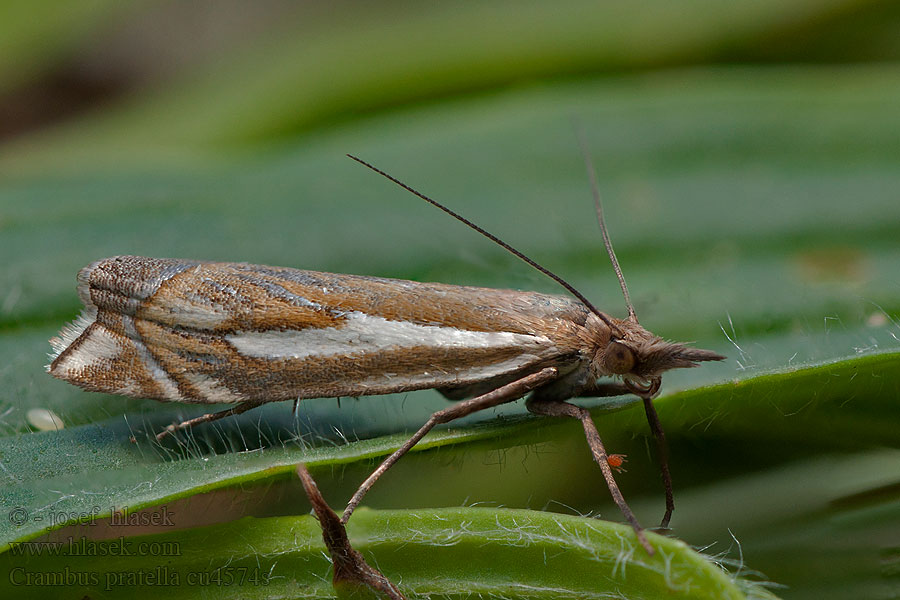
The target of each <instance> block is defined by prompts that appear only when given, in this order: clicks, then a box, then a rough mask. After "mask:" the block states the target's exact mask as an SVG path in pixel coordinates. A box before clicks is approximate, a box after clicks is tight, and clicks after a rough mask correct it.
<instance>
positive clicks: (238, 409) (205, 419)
mask: <svg viewBox="0 0 900 600" xmlns="http://www.w3.org/2000/svg"><path fill="white" fill-rule="evenodd" d="M261 404H262V402H243V403H241V404H238V405H237V406H234V407H232V408H228V409H226V410H221V411H219V412H215V413H206V414H204V415H200V416H199V417H194V418H193V419H188V420H186V421H182V422H181V423H173V424H171V425H169V426H167V427H166V428H165V429H163V430H162V431H160V432H159V433H157V434H156V441H157V442H159V441H161V440H162V439H163V438H165V437H166V436H167V435H171V434H173V433H175V432H176V431H179V430H182V429H190V428H191V427H193V426H194V425H199V424H201V423H211V422H212V421H218V420H219V419H224V418H225V417H231V416H233V415H239V414H241V413H245V412H247V411H248V410H251V409H254V408H256V407H257V406H260V405H261Z"/></svg>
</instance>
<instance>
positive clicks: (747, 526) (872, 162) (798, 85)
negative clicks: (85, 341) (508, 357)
mask: <svg viewBox="0 0 900 600" xmlns="http://www.w3.org/2000/svg"><path fill="white" fill-rule="evenodd" d="M898 58H900V4H898V3H897V2H885V1H850V0H831V1H829V0H820V1H805V0H796V1H793V2H774V1H768V0H760V1H756V2H729V3H722V2H713V1H705V0H686V1H683V2H678V3H671V2H662V1H648V2H641V3H618V2H580V1H575V0H572V1H562V2H556V3H547V2H522V1H520V2H511V1H510V2H503V1H495V2H453V3H440V4H434V3H416V2H356V1H349V0H348V1H338V2H330V3H314V2H290V1H276V0H271V1H263V2H253V3H248V2H237V1H233V0H220V1H218V2H192V3H182V2H163V1H153V0H144V1H133V2H127V1H121V0H118V1H110V0H95V1H86V0H85V1H82V2H74V3H73V2H62V1H56V2H53V1H45V2H37V3H16V2H3V3H0V435H2V438H0V477H2V478H3V480H4V483H3V484H2V486H0V487H2V490H0V500H2V501H3V507H4V509H6V508H8V507H13V506H27V507H29V508H30V509H39V510H47V507H59V509H60V510H62V511H69V512H71V513H72V514H75V513H77V512H78V511H83V510H84V509H85V507H90V506H93V505H94V504H96V503H97V502H100V503H101V505H102V506H104V507H105V506H108V505H109V503H112V502H115V503H117V504H118V505H121V504H122V503H124V504H125V505H127V506H133V507H139V506H152V505H154V504H159V503H161V502H163V501H166V502H170V503H173V504H172V506H175V508H174V509H173V510H174V511H175V512H176V513H178V514H179V515H181V517H180V518H179V523H178V525H179V526H183V527H190V526H196V525H201V524H207V523H217V522H228V521H231V520H233V519H236V518H238V517H241V516H246V515H255V516H274V515H292V514H302V513H304V512H306V511H307V510H308V505H306V504H305V500H304V499H303V497H302V494H301V493H300V490H299V486H298V485H297V483H296V481H295V480H293V479H292V478H291V476H290V470H289V467H288V466H287V465H290V464H292V463H293V462H296V461H297V460H299V459H300V458H298V457H300V456H305V457H306V458H303V460H311V459H310V458H309V455H308V452H310V451H311V452H313V455H314V456H313V457H315V456H317V455H315V452H318V450H316V449H317V448H329V447H331V448H333V449H334V450H333V453H334V454H333V455H328V456H327V457H324V458H322V461H321V464H320V467H319V469H318V470H315V469H314V470H313V472H314V475H316V477H317V479H319V480H320V484H321V485H322V488H323V491H324V492H325V496H326V498H328V499H329V501H331V502H332V504H333V505H334V506H336V507H337V506H341V505H342V503H343V502H344V501H345V500H346V498H348V497H349V495H350V494H351V493H352V490H353V489H354V488H355V486H356V485H357V484H358V482H360V481H361V480H362V479H363V478H364V477H365V475H366V473H367V472H368V470H369V469H370V468H371V462H370V461H366V460H357V459H358V458H359V457H364V456H370V455H371V454H373V453H377V452H378V451H383V450H384V448H386V447H388V446H390V444H391V443H396V439H397V438H391V437H387V438H384V437H381V436H385V435H388V434H396V433H398V432H402V431H404V430H408V429H409V428H413V427H416V426H417V425H418V424H419V423H421V422H422V421H423V420H424V419H425V418H426V417H427V415H428V414H429V412H430V411H432V410H435V409H437V408H439V407H442V406H444V405H445V404H444V401H443V400H442V399H441V398H440V397H438V395H437V394H435V393H433V392H422V393H416V394H406V395H402V396H398V397H387V398H377V399H370V398H366V399H361V400H359V401H355V400H352V399H345V400H344V401H343V402H342V403H341V404H340V405H338V404H337V403H336V402H335V401H334V400H321V401H312V402H304V403H303V406H302V407H301V411H300V414H299V417H298V418H296V419H295V418H294V417H293V416H292V415H291V411H290V406H287V405H285V406H267V407H264V408H263V409H261V410H258V411H253V412H251V413H248V414H247V415H245V416H244V418H243V419H242V420H241V421H240V422H239V423H237V424H222V425H221V427H220V428H217V429H214V430H213V429H210V431H208V432H206V433H198V434H197V438H189V442H188V443H187V445H186V446H165V447H163V448H157V447H153V446H152V445H151V444H149V442H148V443H146V444H144V443H141V444H138V446H137V447H133V446H132V445H130V444H128V443H127V437H128V433H129V430H131V431H133V432H138V433H139V434H143V433H144V432H150V431H154V430H156V429H158V427H159V426H160V424H165V423H168V422H170V421H172V420H173V419H175V418H181V417H182V416H184V415H190V414H196V413H197V411H196V409H194V408H192V407H186V406H180V405H175V406H173V405H162V404H159V403H156V402H152V401H141V400H134V399H126V398H121V397H114V396H104V395H95V394H88V393H85V392H81V391H80V390H77V389H75V388H73V387H71V386H68V385H66V384H64V383H62V382H58V381H55V380H52V379H51V378H50V377H49V376H47V375H46V374H45V373H44V372H43V368H42V366H43V364H44V363H45V362H46V353H47V352H48V351H49V345H48V344H47V339H48V338H49V337H51V336H52V335H54V333H55V332H56V331H57V330H58V329H59V328H60V327H61V326H62V324H63V323H65V322H67V321H69V320H71V319H72V318H74V316H75V315H76V314H77V312H78V310H79V303H78V298H77V296H76V294H75V274H76V273H77V271H78V269H80V268H81V267H82V266H84V265H86V264H88V263H89V262H91V261H93V260H96V259H98V258H101V257H104V256H110V255H115V254H142V255H150V256H179V257H189V258H197V259H209V260H228V261H247V262H255V263H264V264H266V263H267V264H276V265H283V266H291V267H296V268H303V269H314V270H323V271H334V272H347V273H363V274H371V275H381V276H388V277H401V278H406V279H415V280H420V281H442V282H446V283H458V284H472V285H488V286H494V287H514V288H520V289H535V290H539V291H544V292H551V293H555V292H559V290H558V288H557V287H556V286H555V285H554V284H553V282H551V281H548V280H546V279H545V278H542V277H541V276H539V274H536V273H534V272H532V271H531V270H530V269H529V268H528V267H527V266H526V265H524V264H521V263H519V262H518V261H517V260H516V259H514V258H513V257H510V256H508V255H506V254H505V253H504V252H503V251H502V250H500V249H498V248H496V247H494V246H492V245H491V244H490V243H489V242H487V241H485V240H483V239H480V238H479V237H478V236H477V235H476V234H474V233H472V232H470V231H468V230H466V229H465V228H463V227H462V226H460V225H459V224H457V223H455V222H452V221H451V220H449V219H448V218H447V217H445V216H444V215H442V214H440V213H438V212H437V211H435V210H434V209H432V208H430V207H428V206H425V205H423V203H422V202H421V201H419V200H417V199H416V198H414V197H412V196H410V195H409V194H407V193H406V192H404V191H403V190H400V189H398V188H396V187H394V186H392V185H391V184H389V183H387V182H385V181H383V180H381V179H380V178H379V177H377V176H376V175H374V174H372V173H370V172H368V171H366V170H365V169H363V168H362V167H360V166H359V165H357V164H356V163H353V162H352V161H350V160H349V159H347V158H345V157H344V154H345V153H348V152H350V153H353V154H356V155H358V156H361V157H363V158H365V159H366V160H369V161H370V162H373V163H374V164H376V165H378V166H379V167H381V168H383V169H385V170H387V171H389V172H391V173H392V174H394V175H395V176H397V177H398V178H400V179H403V180H404V181H407V182H408V183H410V184H411V185H413V186H414V187H416V188H418V189H420V190H422V191H424V192H426V193H429V194H431V195H433V196H434V197H435V198H437V199H439V200H441V201H443V202H445V203H447V204H448V205H450V206H452V207H453V208H454V209H456V210H458V211H460V212H462V213H463V214H464V215H466V216H468V217H469V218H471V219H473V220H474V221H476V222H478V223H479V224H481V225H482V226H484V227H485V228H487V229H488V230H490V231H492V232H494V233H497V234H499V235H500V236H501V237H503V238H504V239H505V240H507V241H508V242H510V243H511V244H513V245H514V246H516V247H518V248H520V249H522V250H524V251H525V252H526V253H528V254H529V255H530V256H532V257H533V258H535V259H537V260H538V261H539V262H541V263H542V264H544V265H545V266H547V267H549V268H551V269H553V270H554V271H556V272H558V273H560V274H561V275H563V276H564V277H566V278H567V279H568V280H569V281H570V282H572V283H573V284H574V285H576V287H578V288H579V289H581V290H582V291H583V292H584V293H585V294H586V295H587V296H588V297H590V298H592V299H593V301H594V302H595V304H597V305H598V306H600V307H601V308H603V309H605V310H608V311H610V312H612V313H613V314H616V315H618V316H622V315H624V314H625V313H624V307H623V302H622V300H621V295H620V293H619V291H618V286H617V284H616V282H615V278H614V275H613V274H612V272H611V269H610V268H609V266H608V261H607V259H606V258H605V253H604V251H603V249H602V243H601V240H600V236H599V233H598V230H597V226H596V223H595V221H594V218H593V209H592V207H591V201H590V195H589V188H588V184H587V178H586V176H585V174H584V169H583V165H582V162H581V157H580V154H579V151H578V147H577V142H576V138H575V135H574V133H573V126H572V122H573V119H574V120H576V121H577V122H578V123H579V124H580V126H581V127H582V128H583V129H584V131H585V135H586V137H587V139H588V143H589V145H590V147H591V150H592V152H593V155H594V161H595V163H596V167H597V171H598V174H599V178H600V182H601V191H602V193H603V195H604V201H605V203H606V204H605V206H606V213H607V220H608V224H609V227H610V232H611V235H612V238H613V241H614V243H615V244H616V247H617V250H618V253H619V258H620V261H621V263H622V266H623V269H624V271H625V275H626V277H627V278H628V280H629V283H630V287H631V294H632V297H633V299H634V301H635V305H636V308H637V311H638V315H639V317H640V318H641V322H642V323H643V324H644V325H645V326H646V327H648V328H649V329H651V330H652V331H654V332H656V333H658V334H659V335H662V336H664V337H667V338H672V339H678V340H685V341H691V342H696V343H697V345H699V346H702V347H705V348H710V349H713V350H716V351H719V352H722V353H724V354H726V355H728V357H729V360H728V361H726V362H724V363H722V364H717V365H704V367H703V368H702V369H695V370H691V371H689V372H684V373H677V374H672V375H671V376H670V377H667V378H666V380H665V385H664V389H663V397H662V398H661V399H660V400H659V402H658V406H659V411H660V415H661V418H662V420H663V424H664V425H665V426H666V429H667V432H668V435H669V440H670V443H671V446H672V448H671V453H672V471H673V477H674V479H675V486H676V505H677V509H676V512H675V517H674V519H673V522H672V526H673V530H674V531H673V534H674V535H675V536H677V537H678V538H680V539H682V540H685V541H686V542H688V543H690V544H692V545H694V546H695V547H697V548H702V549H704V550H705V552H706V553H708V554H711V555H715V556H718V557H719V558H720V559H721V560H723V561H724V562H725V563H726V564H727V566H728V568H729V569H730V570H731V572H732V573H737V574H738V575H740V576H742V577H744V576H747V577H750V578H752V579H756V580H762V581H769V582H774V583H775V584H777V587H774V588H773V591H774V592H775V593H776V594H778V595H779V596H781V597H784V598H847V597H853V598H864V597H865V598H897V597H900V575H898V574H900V502H898V500H900V452H898V448H900V433H898V432H900V408H898V406H900V402H898V399H900V368H898V365H900V361H898V358H897V356H898V354H897V353H898V352H900V341H898V336H900V244H898V239H900V68H898V62H897V61H898ZM704 386H706V387H704ZM709 386H712V387H709ZM679 390H684V392H683V393H681V394H678V395H673V394H675V393H676V392H678V391H679ZM592 405H595V406H598V411H600V412H598V425H599V427H600V430H601V433H602V434H603V435H604V439H605V441H606V443H607V447H608V448H609V449H610V451H612V452H623V453H627V454H628V455H629V462H628V463H627V465H626V466H627V468H628V471H627V472H626V473H623V474H622V475H621V476H619V481H620V485H621V486H622V489H623V492H624V494H625V496H626V498H628V499H629V500H630V501H631V504H632V507H633V508H634V509H635V511H636V513H637V514H638V517H639V518H640V519H641V520H642V522H644V524H645V525H652V524H653V523H655V522H656V521H657V520H658V519H659V518H660V516H661V514H662V498H663V497H662V491H661V489H660V485H659V483H658V475H657V466H656V465H657V460H656V456H655V449H654V448H653V444H652V440H648V438H647V433H646V424H645V423H643V422H642V419H643V416H642V414H641V412H640V410H639V408H637V407H631V408H628V409H627V410H622V411H620V412H615V413H614V414H610V415H606V416H603V415H602V411H603V408H604V406H601V403H599V402H594V403H592ZM35 408H40V409H50V410H53V411H54V412H55V413H56V414H57V415H59V417H60V419H61V420H62V422H63V423H64V424H65V426H66V428H65V429H64V430H63V431H61V432H48V433H39V432H36V430H35V427H34V423H33V422H30V421H29V419H28V416H27V415H28V411H29V409H35ZM521 413H522V409H521V407H510V408H508V409H504V410H502V411H497V412H495V413H492V414H491V415H487V416H482V417H480V418H479V419H473V420H472V421H473V422H474V421H479V422H480V421H482V420H484V419H488V420H490V421H491V423H494V421H493V419H494V418H495V417H496V416H497V415H499V416H500V418H501V419H503V420H502V421H501V424H500V425H496V429H485V430H481V429H478V427H477V426H476V425H477V424H473V425H472V428H471V430H467V429H463V430H462V432H461V433H460V434H459V438H460V439H459V440H457V441H465V440H469V441H471V443H469V444H462V445H458V444H452V445H451V446H447V447H443V448H441V449H440V450H439V451H428V452H422V453H418V454H416V455H413V456H409V457H407V458H406V459H404V461H401V463H400V464H399V465H398V466H397V467H396V469H395V472H392V473H391V475H390V477H389V478H385V480H384V481H382V482H380V484H379V486H376V488H375V489H374V490H373V491H372V493H371V494H370V495H369V496H368V497H367V499H366V503H367V504H368V505H370V506H373V507H380V508H422V507H438V506H459V505H462V504H469V505H474V504H479V505H487V506H511V507H528V508H534V509H546V510H550V511H556V512H560V513H566V514H587V513H591V514H599V515H600V516H602V517H603V518H605V519H609V520H619V519H620V516H619V515H618V513H617V511H616V509H615V507H614V505H612V503H611V502H609V501H608V500H607V497H608V493H607V492H606V491H605V488H604V487H603V485H602V480H601V479H600V477H599V473H598V472H596V469H595V467H594V466H593V465H592V464H591V462H590V459H589V456H588V455H587V452H586V450H585V447H584V440H583V437H582V436H581V433H580V430H579V428H578V427H577V426H576V425H574V424H556V423H554V424H548V423H546V422H543V421H540V422H539V421H536V420H525V421H522V419H521V416H522V415H521ZM489 427H495V425H493V424H492V425H490V426H489ZM213 432H214V433H213ZM479 432H483V433H479ZM495 433H496V435H499V436H500V437H501V439H500V441H491V439H493V438H494V435H495ZM449 437H450V438H452V437H453V436H452V435H451V436H449ZM357 438H358V439H362V440H366V439H370V438H374V439H375V440H376V441H374V442H372V444H371V446H366V445H365V443H363V444H356V445H354V444H349V445H345V444H344V440H351V441H352V440H356V439H357ZM476 438H477V439H476ZM379 440H380V441H379ZM447 441H448V443H451V442H453V439H448V440H447ZM310 447H311V448H312V450H310ZM304 452H306V453H307V454H304ZM324 452H326V453H327V451H324ZM313 462H314V461H313ZM345 463H346V464H345ZM95 498H100V499H101V500H95ZM32 525H33V526H32V527H31V528H29V527H27V526H26V527H25V528H24V529H23V528H21V527H18V526H11V525H10V524H9V523H3V525H2V526H0V531H3V533H4V538H3V539H4V542H8V541H11V540H16V539H27V538H29V537H33V536H34V535H37V534H38V533H39V532H40V531H41V527H42V525H39V524H38V525H35V524H34V523H32Z"/></svg>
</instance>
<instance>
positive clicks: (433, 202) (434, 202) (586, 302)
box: [347, 154, 633, 338]
mask: <svg viewBox="0 0 900 600" xmlns="http://www.w3.org/2000/svg"><path fill="white" fill-rule="evenodd" d="M347 156H349V157H350V158H352V159H353V160H355V161H356V162H358V163H359V164H361V165H363V166H365V167H368V168H370V169H371V170H373V171H375V172H376V173H378V174H379V175H381V176H382V177H385V178H387V179H389V180H391V181H393V182H394V183H396V184H397V185H399V186H400V187H402V188H403V189H405V190H406V191H408V192H410V193H412V194H415V195H416V196H418V197H419V198H421V199H422V200H424V201H425V202H428V203H429V204H431V205H432V206H435V207H437V208H439V209H441V210H442V211H444V212H445V213H447V214H448V215H450V216H451V217H453V218H454V219H456V220H457V221H459V222H460V223H463V224H464V225H466V226H468V227H470V228H471V229H474V230H475V231H477V232H478V233H480V234H481V235H483V236H484V237H486V238H487V239H489V240H491V241H492V242H494V243H495V244H497V245H499V246H501V247H502V248H505V249H506V250H507V251H508V252H510V253H512V254H513V255H515V256H517V257H519V258H520V259H522V260H524V261H525V262H526V263H528V264H529V265H531V266H532V267H534V268H535V269H537V270H538V271H540V272H541V273H543V274H544V275H546V276H547V277H549V278H550V279H552V280H553V281H555V282H556V283H558V284H560V285H561V286H563V287H564V288H565V289H566V290H568V292H569V293H570V294H572V295H573V296H575V297H576V298H578V300H580V301H581V303H582V304H584V305H585V306H586V307H587V309H588V310H590V311H591V312H592V313H594V314H595V315H597V316H598V317H600V319H601V320H602V321H603V322H604V323H606V325H607V326H608V327H609V328H610V331H611V332H612V334H613V337H617V338H621V337H622V332H621V330H620V329H619V328H618V327H617V326H616V324H615V323H613V322H612V320H611V319H610V318H609V317H608V316H606V314H604V313H603V312H601V311H600V310H599V309H598V308H597V307H596V306H594V305H593V304H591V302H590V300H588V299H587V298H585V296H584V294H582V293H581V292H579V291H578V290H576V289H575V287H574V286H573V285H572V284H570V283H569V282H568V281H566V280H565V279H563V278H562V277H560V276H559V275H557V274H556V273H554V272H553V271H551V270H550V269H547V268H546V267H543V266H541V265H539V264H538V263H537V262H535V261H534V260H532V259H530V258H528V257H527V256H525V254H523V253H522V252H520V251H518V250H516V249H515V248H513V247H512V246H510V245H509V244H507V243H506V242H504V241H503V240H501V239H500V238H498V237H497V236H496V235H494V234H493V233H490V232H489V231H486V230H485V229H483V228H481V227H479V226H478V225H476V224H475V223H473V222H472V221H470V220H468V219H467V218H465V217H464V216H462V215H460V214H458V213H456V212H454V211H452V210H450V209H449V208H447V207H446V206H444V205H443V204H441V203H440V202H438V201H437V200H433V199H431V198H429V197H428V196H426V195H425V194H423V193H422V192H419V191H417V190H415V189H413V188H412V187H410V186H408V185H406V184H405V183H403V182H402V181H400V180H399V179H397V178H396V177H394V176H393V175H388V174H387V173H385V172H384V171H382V170H381V169H379V168H378V167H376V166H374V165H371V164H369V163H367V162H366V161H364V160H363V159H361V158H358V157H356V156H353V155H352V154H348V155H347ZM617 268H618V266H617ZM623 284H624V282H623ZM632 314H633V311H632Z"/></svg>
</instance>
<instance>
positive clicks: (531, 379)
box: [341, 367, 559, 523]
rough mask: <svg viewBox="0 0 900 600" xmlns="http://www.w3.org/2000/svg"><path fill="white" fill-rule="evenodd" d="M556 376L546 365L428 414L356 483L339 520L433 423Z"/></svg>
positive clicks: (505, 399) (498, 401)
mask: <svg viewBox="0 0 900 600" xmlns="http://www.w3.org/2000/svg"><path fill="white" fill-rule="evenodd" d="M558 376H559V371H558V370H557V369H556V367H547V368H545V369H542V370H540V371H538V372H537V373H532V374H530V375H526V376H525V377H522V378H521V379H517V380H516V381H513V382H512V383H508V384H506V385H504V386H501V387H499V388H497V389H495V390H493V391H490V392H488V393H486V394H482V395H481V396H478V397H476V398H470V399H468V400H463V401H462V402H458V403H456V404H454V405H453V406H449V407H447V408H445V409H443V410H439V411H437V412H436V413H434V414H432V415H431V417H429V418H428V421H426V422H425V424H424V425H422V427H421V428H420V429H419V430H418V431H417V432H416V433H414V434H413V436H412V437H411V438H409V439H408V440H406V443H404V444H403V445H402V446H400V447H399V448H398V449H397V450H395V451H394V453H393V454H391V455H390V456H388V457H387V458H385V459H384V461H383V462H382V463H381V464H380V465H378V468H377V469H375V470H374V471H372V474H371V475H369V476H368V477H367V478H366V480H365V481H363V482H362V485H360V486H359V489H357V490H356V493H355V494H353V497H352V498H350V502H348V503H347V508H345V509H344V514H343V516H342V517H341V523H346V522H347V520H348V519H349V518H350V515H352V514H353V511H354V510H356V507H357V506H359V503H360V502H361V501H362V499H363V496H365V495H366V492H368V491H369V489H370V488H371V487H372V485H373V484H374V483H375V482H376V481H378V479H379V478H380V477H381V476H382V475H384V473H385V471H387V470H388V469H390V468H391V467H392V466H393V465H394V463H396V462H397V461H398V460H400V458H401V457H402V456H403V455H404V454H406V453H407V452H409V450H410V448H412V447H413V446H415V445H416V444H418V443H419V441H420V440H421V439H422V438H423V437H425V435H426V434H427V433H428V432H429V431H431V430H432V429H433V428H434V426H435V425H440V424H442V423H449V422H450V421H453V420H456V419H459V418H462V417H465V416H467V415H470V414H472V413H475V412H478V411H481V410H485V409H487V408H493V407H494V406H499V405H500V404H505V403H507V402H512V401H514V400H518V399H519V398H521V397H522V396H524V395H525V394H527V393H528V392H530V391H531V390H533V389H534V388H536V387H539V386H541V385H543V384H545V383H548V382H550V381H552V380H554V379H556V378H557V377H558Z"/></svg>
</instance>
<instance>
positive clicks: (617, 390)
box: [577, 381, 634, 398]
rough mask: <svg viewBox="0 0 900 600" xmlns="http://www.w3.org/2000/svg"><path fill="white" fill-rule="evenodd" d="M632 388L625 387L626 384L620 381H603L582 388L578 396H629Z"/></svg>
mask: <svg viewBox="0 0 900 600" xmlns="http://www.w3.org/2000/svg"><path fill="white" fill-rule="evenodd" d="M633 393H634V392H632V391H631V390H629V389H628V388H627V387H625V384H624V383H622V382H619V381H604V382H603V383H595V384H594V385H593V386H591V387H589V388H587V389H584V390H582V391H581V392H579V393H578V396H577V397H578V398H608V397H611V396H627V395H628V394H633Z"/></svg>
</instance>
